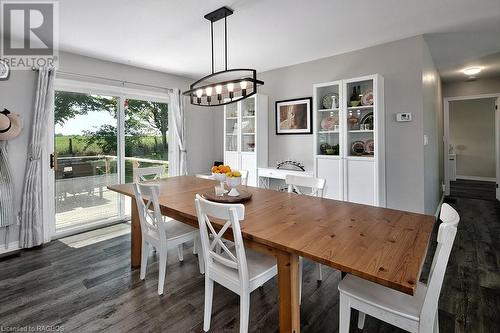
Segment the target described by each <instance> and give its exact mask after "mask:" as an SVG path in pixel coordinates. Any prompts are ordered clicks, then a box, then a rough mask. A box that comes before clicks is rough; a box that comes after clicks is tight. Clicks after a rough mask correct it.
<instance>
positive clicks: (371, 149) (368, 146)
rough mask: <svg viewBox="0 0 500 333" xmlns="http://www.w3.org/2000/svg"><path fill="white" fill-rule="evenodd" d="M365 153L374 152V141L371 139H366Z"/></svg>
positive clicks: (371, 153) (370, 153)
mask: <svg viewBox="0 0 500 333" xmlns="http://www.w3.org/2000/svg"><path fill="white" fill-rule="evenodd" d="M365 153H367V154H369V155H373V154H374V153H375V141H373V140H372V139H369V140H366V142H365Z"/></svg>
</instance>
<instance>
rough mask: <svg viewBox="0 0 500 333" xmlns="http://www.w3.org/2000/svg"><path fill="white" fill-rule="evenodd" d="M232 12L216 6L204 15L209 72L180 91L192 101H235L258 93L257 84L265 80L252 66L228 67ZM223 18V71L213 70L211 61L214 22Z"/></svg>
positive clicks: (208, 103)
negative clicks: (208, 41) (209, 47)
mask: <svg viewBox="0 0 500 333" xmlns="http://www.w3.org/2000/svg"><path fill="white" fill-rule="evenodd" d="M231 14H233V11H232V10H231V9H229V8H227V7H222V8H219V9H217V10H215V11H213V12H211V13H209V14H207V15H205V18H206V19H207V20H209V21H210V35H211V41H212V74H210V75H207V76H205V77H202V78H201V79H199V80H198V81H196V82H194V83H193V84H191V86H190V89H189V90H188V91H185V92H184V93H183V95H184V96H189V98H190V100H191V104H193V105H199V106H219V105H226V104H230V103H234V102H237V101H240V100H242V99H245V98H247V97H250V96H252V95H254V94H256V93H257V86H259V85H263V84H264V82H262V81H260V80H257V71H256V70H255V69H251V68H238V69H227V17H228V16H229V15H231ZM221 19H224V62H225V70H223V71H220V72H215V64H214V22H217V21H219V20H221Z"/></svg>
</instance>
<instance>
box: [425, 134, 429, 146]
mask: <svg viewBox="0 0 500 333" xmlns="http://www.w3.org/2000/svg"><path fill="white" fill-rule="evenodd" d="M428 144H429V136H428V135H427V134H424V146H427V145H428Z"/></svg>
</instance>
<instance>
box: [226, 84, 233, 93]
mask: <svg viewBox="0 0 500 333" xmlns="http://www.w3.org/2000/svg"><path fill="white" fill-rule="evenodd" d="M233 90H234V83H228V84H227V91H229V92H232V91H233Z"/></svg>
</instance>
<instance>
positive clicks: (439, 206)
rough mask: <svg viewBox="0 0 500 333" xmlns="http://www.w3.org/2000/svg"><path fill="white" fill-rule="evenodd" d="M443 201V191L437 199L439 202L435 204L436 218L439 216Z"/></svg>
mask: <svg viewBox="0 0 500 333" xmlns="http://www.w3.org/2000/svg"><path fill="white" fill-rule="evenodd" d="M443 201H444V193H443V194H441V200H439V204H438V206H437V209H436V213H434V216H435V217H436V220H437V219H438V218H439V213H440V212H441V205H442V204H443Z"/></svg>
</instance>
